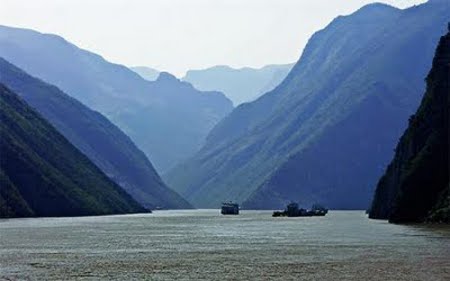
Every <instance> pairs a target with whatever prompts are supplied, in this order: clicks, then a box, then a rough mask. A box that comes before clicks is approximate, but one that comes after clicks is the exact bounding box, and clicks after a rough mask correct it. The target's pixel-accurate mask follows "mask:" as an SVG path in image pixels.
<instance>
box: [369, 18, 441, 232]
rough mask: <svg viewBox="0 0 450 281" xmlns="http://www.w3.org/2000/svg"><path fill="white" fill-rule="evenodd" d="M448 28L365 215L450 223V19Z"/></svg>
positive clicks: (395, 220) (405, 220) (394, 220)
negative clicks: (415, 106) (422, 92)
mask: <svg viewBox="0 0 450 281" xmlns="http://www.w3.org/2000/svg"><path fill="white" fill-rule="evenodd" d="M448 27H449V32H448V33H447V35H445V36H443V37H442V38H441V40H440V43H439V45H438V48H437V50H436V55H435V58H434V60H433V67H432V69H431V71H430V73H429V74H428V77H427V90H426V92H425V95H424V97H423V99H422V103H421V105H420V107H419V109H418V110H417V113H416V114H415V115H413V116H411V118H410V120H409V127H408V129H407V130H406V131H405V133H404V134H403V136H402V137H401V138H400V142H399V144H398V145H397V148H396V150H395V151H396V153H395V157H394V159H393V160H392V162H391V164H390V165H389V166H388V168H387V170H386V173H385V174H384V175H383V177H381V179H380V181H379V182H378V186H377V188H376V192H375V196H374V199H373V202H372V206H371V208H370V212H369V217H370V218H375V219H389V221H391V222H397V223H398V222H423V221H425V220H428V221H436V222H447V223H450V180H449V174H450V170H449V146H450V143H449V132H450V127H449V111H450V22H449V25H448Z"/></svg>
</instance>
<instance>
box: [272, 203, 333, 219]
mask: <svg viewBox="0 0 450 281" xmlns="http://www.w3.org/2000/svg"><path fill="white" fill-rule="evenodd" d="M327 213H328V209H327V208H325V207H323V206H321V205H319V204H314V205H313V206H312V207H311V209H310V210H307V209H303V208H299V206H298V204H297V203H295V202H292V203H289V204H288V205H287V206H286V209H285V210H284V211H274V212H273V214H272V217H315V216H320V217H323V216H325V215H326V214H327Z"/></svg>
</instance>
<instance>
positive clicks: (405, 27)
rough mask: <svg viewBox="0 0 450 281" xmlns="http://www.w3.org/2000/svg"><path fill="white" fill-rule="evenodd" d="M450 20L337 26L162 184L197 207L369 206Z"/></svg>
mask: <svg viewBox="0 0 450 281" xmlns="http://www.w3.org/2000/svg"><path fill="white" fill-rule="evenodd" d="M449 14H450V6H449V3H447V2H442V1H438V2H436V1H433V2H429V3H426V4H422V5H419V6H415V7H412V8H409V9H405V10H400V9H396V8H394V7H391V6H388V5H384V4H371V5H367V6H365V7H363V8H362V9H360V10H358V11H356V12H355V13H353V14H352V15H349V16H345V17H338V18H336V19H335V20H334V21H333V22H332V23H330V24H329V25H328V26H327V27H326V28H325V29H323V30H321V31H319V32H317V33H316V34H314V35H313V36H312V38H311V39H310V40H309V42H308V44H307V46H306V48H305V49H304V51H303V54H302V56H301V58H300V60H299V61H298V62H297V64H296V65H295V66H294V67H293V69H292V70H291V71H290V73H289V74H288V76H287V77H286V79H284V80H283V82H281V84H280V85H279V86H278V87H276V88H275V89H274V90H273V91H271V92H269V93H267V94H265V95H263V96H262V97H260V98H259V99H257V100H256V101H254V102H251V103H247V104H242V105H240V106H238V107H237V108H236V109H234V111H233V112H232V113H231V114H229V115H228V116H227V117H225V118H224V119H223V120H222V121H221V122H220V123H219V124H217V125H216V126H215V127H214V129H213V130H212V131H211V132H210V134H209V135H208V137H207V142H206V144H205V146H204V147H203V148H202V149H201V150H200V152H199V153H197V154H196V155H195V156H194V157H192V158H191V159H189V160H188V161H186V162H185V163H183V164H181V165H179V166H178V167H177V168H175V169H173V170H172V171H170V172H169V173H167V174H166V175H165V177H164V178H165V179H166V180H167V182H168V183H169V184H170V185H171V186H173V187H174V188H175V189H176V190H177V191H178V192H179V193H181V194H182V195H184V196H185V197H186V198H187V199H188V200H190V202H192V203H193V204H194V205H195V206H196V207H205V208H206V207H208V208H209V207H217V206H218V205H219V204H220V202H221V201H223V200H233V201H237V202H243V207H245V208H249V209H273V208H282V207H283V206H284V205H285V204H286V203H287V202H289V201H291V200H293V201H298V202H299V203H302V204H305V205H309V204H311V203H315V202H319V203H322V204H324V205H327V206H328V207H330V208H336V209H365V208H367V206H368V205H369V202H370V199H371V198H370V197H371V194H372V192H373V187H374V185H375V183H376V180H377V179H378V178H379V176H380V175H381V173H382V172H383V170H384V168H385V165H387V163H388V161H389V158H390V155H391V152H392V149H393V148H394V147H395V143H396V140H397V138H398V136H400V134H401V132H402V131H403V130H404V128H405V125H406V120H407V119H408V116H409V115H411V114H412V113H413V112H414V111H415V109H416V108H417V106H418V104H419V102H420V99H421V93H422V92H423V91H422V90H423V88H424V82H423V77H425V75H426V72H427V71H428V69H429V66H430V62H431V59H432V56H433V53H434V48H435V45H436V42H437V40H438V39H439V37H440V35H441V34H442V31H443V29H444V28H445V26H446V23H447V21H448V15H449Z"/></svg>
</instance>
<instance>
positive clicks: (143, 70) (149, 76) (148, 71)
mask: <svg viewBox="0 0 450 281" xmlns="http://www.w3.org/2000/svg"><path fill="white" fill-rule="evenodd" d="M130 69H131V70H133V71H134V72H136V73H137V74H139V76H141V77H142V78H144V79H145V80H148V81H155V80H156V79H157V78H158V76H159V73H160V71H158V70H156V69H154V68H151V67H147V66H133V67H130Z"/></svg>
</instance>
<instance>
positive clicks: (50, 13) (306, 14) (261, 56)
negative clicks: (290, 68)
mask: <svg viewBox="0 0 450 281" xmlns="http://www.w3.org/2000/svg"><path fill="white" fill-rule="evenodd" d="M371 2H374V1H370V0H146V1H144V0H33V1H29V0H28V1H25V0H0V24H2V25H9V26H17V27H25V28H31V29H35V30H38V31H41V32H45V33H55V34H58V35H61V36H63V37H64V38H66V39H67V40H69V41H71V42H73V43H75V44H76V45H78V46H79V47H82V48H85V49H88V50H91V51H93V52H96V53H98V54H100V55H102V56H103V57H105V58H106V59H107V60H110V61H112V62H116V63H121V64H125V65H129V66H133V65H146V66H151V67H154V68H157V69H159V70H166V71H169V72H172V73H174V74H176V75H178V76H180V75H183V74H184V72H185V71H186V70H188V69H198V68H205V67H209V66H213V65H218V64H226V65H231V66H233V67H243V66H252V67H260V66H263V65H265V64H274V63H289V62H294V61H296V60H297V59H298V58H299V56H300V54H301V50H302V49H303V47H304V46H305V44H306V42H307V40H308V38H309V37H310V36H311V35H312V34H313V33H314V32H315V31H317V30H318V29H321V28H323V27H325V25H326V24H328V23H329V22H330V21H331V20H332V19H333V18H335V17H336V16H338V15H346V14H349V13H351V12H353V11H355V10H356V9H358V8H360V7H361V6H363V5H365V4H368V3H371ZM379 2H384V3H389V4H391V5H394V6H397V7H401V8H404V7H408V6H412V5H414V4H419V3H422V2H426V1H424V0H381V1H379Z"/></svg>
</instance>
